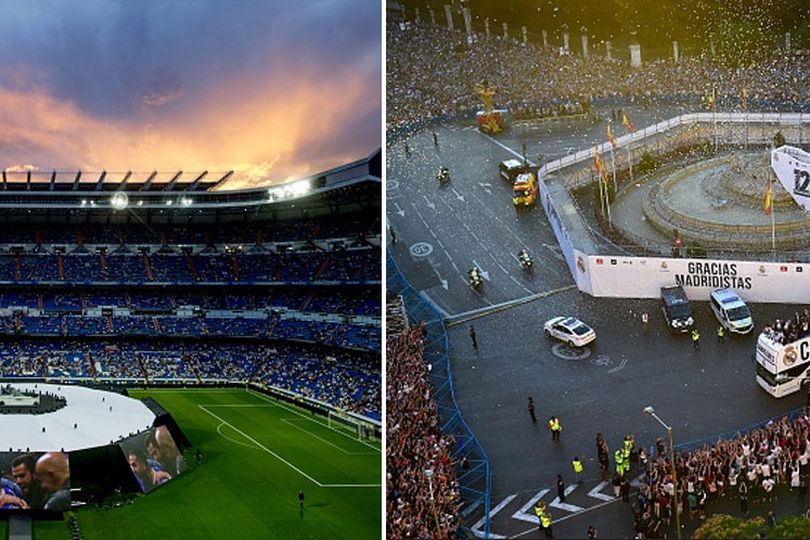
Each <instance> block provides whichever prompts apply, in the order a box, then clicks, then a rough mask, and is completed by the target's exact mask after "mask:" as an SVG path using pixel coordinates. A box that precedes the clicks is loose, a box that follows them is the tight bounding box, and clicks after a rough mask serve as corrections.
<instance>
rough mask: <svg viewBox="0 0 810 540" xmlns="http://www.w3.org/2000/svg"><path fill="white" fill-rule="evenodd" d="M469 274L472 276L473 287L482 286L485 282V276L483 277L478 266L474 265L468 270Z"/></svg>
mask: <svg viewBox="0 0 810 540" xmlns="http://www.w3.org/2000/svg"><path fill="white" fill-rule="evenodd" d="M468 275H469V276H470V286H471V287H472V288H473V289H479V288H481V285H483V284H484V278H483V277H481V270H479V269H478V267H477V266H473V267H472V268H471V269H470V271H469V272H468Z"/></svg>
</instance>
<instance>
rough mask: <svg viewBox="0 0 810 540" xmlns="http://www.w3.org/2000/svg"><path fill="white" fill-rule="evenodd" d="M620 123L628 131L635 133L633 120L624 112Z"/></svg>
mask: <svg viewBox="0 0 810 540" xmlns="http://www.w3.org/2000/svg"><path fill="white" fill-rule="evenodd" d="M622 125H623V126H624V128H625V129H626V130H627V131H629V132H630V133H635V132H636V126H634V125H633V122H631V121H630V119H629V118H627V115H626V114H622Z"/></svg>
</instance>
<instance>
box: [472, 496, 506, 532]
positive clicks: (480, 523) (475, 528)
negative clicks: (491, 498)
mask: <svg viewBox="0 0 810 540" xmlns="http://www.w3.org/2000/svg"><path fill="white" fill-rule="evenodd" d="M515 497H517V494H515V495H509V496H508V497H506V498H505V499H504V500H502V501H501V502H500V503H498V506H496V507H495V508H493V509H492V510H490V511H489V516H484V517H482V518H481V519H479V520H478V522H477V523H476V524H475V525H473V526H472V527H471V530H472V532H473V534H474V535H475V536H477V537H478V538H485V536H486V535H485V534H484V531H482V530H481V527H483V525H484V522H486V520H487V517H489V519H490V520H491V519H492V518H493V516H495V514H497V513H498V512H500V511H501V510H503V507H504V506H506V505H507V504H509V503H510V502H512V499H514V498H515ZM489 538H506V537H505V536H503V535H500V534H495V533H493V532H490V533H489Z"/></svg>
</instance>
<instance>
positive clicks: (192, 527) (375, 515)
mask: <svg viewBox="0 0 810 540" xmlns="http://www.w3.org/2000/svg"><path fill="white" fill-rule="evenodd" d="M130 395H131V396H132V397H135V398H143V397H146V396H150V397H153V398H155V399H156V400H157V401H158V402H159V403H160V404H161V405H163V406H164V407H165V408H166V409H168V410H169V411H170V412H171V413H172V415H173V416H174V418H175V420H176V421H177V423H178V424H179V425H180V427H181V429H182V430H183V431H184V433H185V434H186V436H187V437H188V438H189V440H190V441H191V443H192V444H193V445H195V446H196V447H197V448H199V449H200V450H201V452H202V455H203V460H202V464H201V465H199V466H196V465H194V464H193V461H194V460H193V459H192V455H193V454H187V456H186V460H187V462H188V463H189V464H190V468H189V470H188V471H187V472H186V473H184V474H182V475H180V476H178V477H177V478H175V479H174V480H172V481H171V482H169V483H167V484H165V485H163V486H161V487H160V488H159V489H156V490H155V491H153V492H152V493H150V494H148V495H144V496H139V497H137V498H136V500H135V502H134V503H133V504H129V505H124V506H122V507H120V508H113V509H107V510H100V509H90V508H86V509H81V510H78V511H76V513H75V515H76V518H77V520H78V523H79V527H80V529H81V533H82V538H87V539H95V538H99V539H100V538H104V539H107V538H132V539H136V538H137V539H142V538H161V539H171V538H178V539H183V540H189V539H193V538H222V539H227V540H236V539H243V538H284V539H287V538H317V539H321V538H330V539H337V538H347V539H349V538H351V539H359V538H380V536H381V530H382V529H381V506H382V500H381V485H380V482H381V469H380V467H381V463H382V461H381V453H380V444H379V441H376V440H375V441H367V440H363V441H358V440H357V439H356V437H354V436H352V434H351V433H350V432H349V431H348V430H347V431H341V430H335V429H331V428H330V427H328V426H327V419H326V418H324V417H321V416H316V415H313V414H312V413H310V412H308V411H306V410H304V409H300V408H298V407H295V406H293V405H291V404H289V403H287V402H284V401H280V400H275V399H273V398H270V397H267V396H265V395H263V394H259V393H256V392H252V391H247V390H218V389H217V390H208V389H188V390H185V389H184V390H174V389H171V390H169V389H146V390H130ZM299 490H303V491H304V494H305V497H306V501H305V504H304V509H303V510H301V509H300V508H299V504H298V491H299ZM34 537H35V538H36V539H37V540H42V539H50V538H54V539H55V538H60V539H63V538H66V537H68V526H67V524H66V522H62V521H60V522H37V523H35V525H34Z"/></svg>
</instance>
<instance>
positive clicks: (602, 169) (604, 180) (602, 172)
mask: <svg viewBox="0 0 810 540" xmlns="http://www.w3.org/2000/svg"><path fill="white" fill-rule="evenodd" d="M599 165H600V167H599V176H600V177H601V178H602V183H603V184H605V188H607V187H608V181H609V180H610V178H609V177H608V172H607V168H606V167H605V164H604V163H603V162H602V161H601V160H600V162H599Z"/></svg>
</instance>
